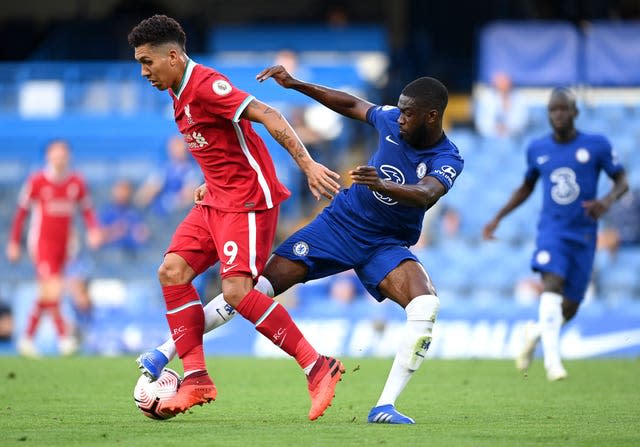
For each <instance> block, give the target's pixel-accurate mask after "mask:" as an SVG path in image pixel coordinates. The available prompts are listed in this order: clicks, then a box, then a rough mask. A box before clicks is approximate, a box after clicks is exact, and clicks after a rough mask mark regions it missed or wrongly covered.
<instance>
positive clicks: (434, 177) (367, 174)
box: [138, 66, 464, 424]
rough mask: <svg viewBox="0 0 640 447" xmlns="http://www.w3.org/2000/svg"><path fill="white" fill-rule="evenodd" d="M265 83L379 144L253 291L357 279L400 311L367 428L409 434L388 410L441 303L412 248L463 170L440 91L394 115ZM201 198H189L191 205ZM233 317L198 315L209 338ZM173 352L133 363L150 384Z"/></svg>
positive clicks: (274, 72) (312, 89) (415, 93)
mask: <svg viewBox="0 0 640 447" xmlns="http://www.w3.org/2000/svg"><path fill="white" fill-rule="evenodd" d="M268 78H273V79H275V81H276V82H278V83H279V84H280V85H281V86H283V87H285V88H292V89H294V90H297V91H299V92H301V93H303V94H305V95H307V96H309V97H311V98H313V99H315V100H316V101H318V102H320V103H321V104H324V105H325V106H327V107H329V108H330V109H332V110H334V111H336V112H338V113H340V114H342V115H344V116H347V117H349V118H353V119H357V120H360V121H365V122H367V123H369V124H370V125H372V126H373V127H374V128H375V129H376V130H377V131H378V133H379V138H378V150H377V151H376V152H375V153H374V154H373V156H372V157H371V159H370V160H369V165H368V166H358V167H356V168H355V169H353V170H351V171H350V172H349V174H350V176H351V178H352V180H353V185H352V186H351V187H350V188H348V189H343V190H342V191H341V192H340V193H339V194H338V195H337V196H336V197H335V198H334V199H333V201H332V203H331V204H330V205H329V206H328V207H327V208H325V209H324V211H323V212H322V213H321V214H320V215H319V216H318V217H317V218H316V219H315V220H313V221H312V222H311V223H310V224H308V225H307V226H305V227H304V228H302V229H301V230H299V231H297V232H296V233H294V234H293V235H292V236H291V237H289V238H288V239H287V240H286V241H284V242H283V243H282V244H281V245H280V246H279V247H278V248H277V249H276V250H275V252H274V255H273V256H272V257H271V259H270V260H269V261H268V263H267V265H266V267H265V269H264V271H263V273H262V276H261V277H260V278H259V280H258V282H257V284H256V288H257V289H259V290H263V291H264V292H263V293H266V294H268V295H270V296H275V295H278V294H280V293H282V292H284V291H285V290H287V289H289V288H290V287H291V286H293V285H295V284H298V283H302V282H306V281H309V280H312V279H317V278H323V277H326V276H330V275H333V274H336V273H338V272H342V271H345V270H349V269H354V270H355V272H356V273H357V275H358V277H359V278H360V281H361V282H362V284H363V285H364V286H365V287H366V289H367V290H368V291H369V293H370V294H371V295H372V296H373V297H374V298H375V299H376V300H378V301H383V300H384V299H385V298H390V299H391V300H393V301H395V302H396V303H398V304H399V305H400V306H402V307H403V308H404V309H405V311H406V315H407V321H406V324H405V326H404V329H403V333H402V335H401V337H400V338H399V342H398V349H397V353H396V356H395V359H394V362H393V366H392V367H391V371H390V373H389V376H388V378H387V381H386V384H385V386H384V389H383V391H382V394H381V396H380V399H379V400H378V403H377V404H376V406H375V407H374V408H372V409H371V411H370V413H369V416H368V421H369V422H371V423H391V424H413V423H415V422H414V420H413V419H412V418H410V417H408V416H405V415H404V414H402V413H400V412H399V411H398V410H396V408H395V401H396V399H397V398H398V396H399V395H400V393H401V392H402V390H403V389H404V388H405V387H406V385H407V383H408V382H409V379H410V378H411V376H412V374H413V373H414V372H415V371H416V370H417V369H418V368H419V367H420V364H421V363H422V361H423V360H424V357H425V354H426V352H427V349H428V348H429V344H430V343H431V338H432V337H431V336H432V328H433V324H434V322H435V319H436V316H437V314H438V310H439V307H440V302H439V299H438V296H437V294H436V290H435V288H434V286H433V284H432V282H431V279H430V278H429V275H428V274H427V273H426V271H425V269H424V268H423V266H422V265H421V264H420V262H419V261H418V259H417V258H416V256H415V255H414V254H413V253H411V251H409V247H410V246H411V245H413V244H415V243H416V241H417V240H418V237H419V235H420V232H421V229H422V221H423V217H424V213H425V212H426V211H427V210H428V209H429V208H431V207H432V206H433V205H434V204H435V203H436V202H437V201H438V199H440V197H442V196H443V195H444V194H446V193H447V191H449V189H450V188H451V187H452V186H453V183H454V181H455V180H456V178H457V177H458V176H459V175H460V173H461V172H462V168H463V165H464V162H463V160H462V158H461V156H460V154H459V152H458V149H457V148H456V146H455V145H454V144H453V143H452V142H451V141H450V140H449V139H448V138H447V136H446V135H445V133H444V131H443V129H442V119H443V114H444V111H445V108H446V106H447V101H448V92H447V89H446V87H445V86H444V85H443V84H442V83H441V82H440V81H438V80H436V79H434V78H429V77H423V78H419V79H416V80H415V81H413V82H411V83H409V84H408V85H407V86H406V87H405V88H404V89H403V91H402V94H401V95H400V98H399V100H398V105H397V107H392V106H376V105H374V104H371V103H369V102H367V101H365V100H362V99H360V98H357V97H355V96H353V95H350V94H348V93H345V92H341V91H338V90H333V89H330V88H327V87H323V86H320V85H315V84H311V83H307V82H303V81H300V80H298V79H295V78H293V77H292V76H291V75H290V74H289V73H288V72H287V71H286V70H285V69H284V68H283V67H282V66H275V67H270V68H267V69H265V70H264V71H262V72H261V73H259V74H258V76H257V79H258V80H259V81H260V82H262V81H264V80H266V79H268ZM205 187H206V186H205V185H203V186H202V187H201V188H205ZM202 191H204V189H202V190H201V191H196V199H198V197H199V196H200V194H202ZM231 316H233V311H232V309H229V307H228V305H226V306H225V303H224V300H221V298H220V297H216V298H214V300H212V301H211V302H210V303H209V304H208V305H207V306H206V307H205V319H206V323H205V326H206V330H210V329H212V328H214V327H216V326H219V325H220V324H222V323H224V322H225V320H226V319H229V317H231ZM173 352H174V351H173V350H172V348H171V340H168V341H167V342H166V343H165V344H164V345H162V346H160V347H158V349H155V350H152V351H148V352H146V353H144V354H143V355H142V356H140V358H139V359H138V362H139V365H140V367H141V369H142V370H143V371H145V372H147V374H149V375H152V376H157V374H159V372H160V371H161V370H162V367H164V365H165V364H166V362H167V361H168V359H169V358H171V357H172V356H173V355H174V354H173Z"/></svg>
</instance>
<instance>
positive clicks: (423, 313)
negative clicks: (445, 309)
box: [405, 295, 440, 322]
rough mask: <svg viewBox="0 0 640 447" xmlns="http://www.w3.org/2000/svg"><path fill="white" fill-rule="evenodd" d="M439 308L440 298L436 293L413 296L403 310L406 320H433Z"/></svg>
mask: <svg viewBox="0 0 640 447" xmlns="http://www.w3.org/2000/svg"><path fill="white" fill-rule="evenodd" d="M439 310H440V299H439V298H438V297H437V296H436V295H420V296H417V297H415V298H413V299H412V300H411V301H410V302H409V304H408V305H407V307H406V308H405V311H406V312H407V319H408V320H426V321H431V322H435V321H436V317H437V316H438V311H439Z"/></svg>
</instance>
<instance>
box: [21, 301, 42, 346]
mask: <svg viewBox="0 0 640 447" xmlns="http://www.w3.org/2000/svg"><path fill="white" fill-rule="evenodd" d="M43 312H44V303H42V302H41V301H40V300H38V301H36V302H35V303H33V308H32V309H31V314H29V321H28V323H27V329H26V331H25V335H26V336H27V338H33V336H34V335H35V333H36V329H38V324H39V323H40V318H41V317H42V313H43Z"/></svg>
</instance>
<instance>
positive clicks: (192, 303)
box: [167, 300, 202, 315]
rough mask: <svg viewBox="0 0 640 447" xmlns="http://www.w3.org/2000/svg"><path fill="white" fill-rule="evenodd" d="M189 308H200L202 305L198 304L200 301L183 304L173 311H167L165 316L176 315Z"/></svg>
mask: <svg viewBox="0 0 640 447" xmlns="http://www.w3.org/2000/svg"><path fill="white" fill-rule="evenodd" d="M191 306H202V303H201V302H200V300H195V301H190V302H188V303H187V304H183V305H182V306H180V307H176V308H175V309H171V310H168V311H167V315H172V314H176V313H178V312H180V311H181V310H185V309H186V308H187V307H191Z"/></svg>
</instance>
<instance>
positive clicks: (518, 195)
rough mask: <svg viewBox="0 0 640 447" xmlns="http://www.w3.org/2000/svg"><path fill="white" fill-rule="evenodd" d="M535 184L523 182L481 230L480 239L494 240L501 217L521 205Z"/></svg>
mask: <svg viewBox="0 0 640 447" xmlns="http://www.w3.org/2000/svg"><path fill="white" fill-rule="evenodd" d="M535 185H536V184H535V182H532V181H527V180H525V181H524V182H522V184H521V185H520V186H519V187H518V188H517V189H516V190H515V191H513V193H512V194H511V197H509V200H508V201H507V203H506V204H505V205H504V206H503V207H502V208H501V209H500V211H498V212H497V213H496V215H495V216H494V217H493V219H491V220H490V221H489V222H488V223H487V224H486V225H485V226H484V228H483V229H482V237H483V239H485V240H491V239H495V236H494V233H495V231H496V229H497V228H498V225H499V224H500V221H501V220H502V218H503V217H505V216H506V215H507V214H509V213H510V212H511V211H513V210H514V209H516V208H518V207H519V206H520V205H522V204H523V203H524V202H525V200H527V199H528V198H529V196H530V195H531V193H532V192H533V188H534V187H535Z"/></svg>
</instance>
